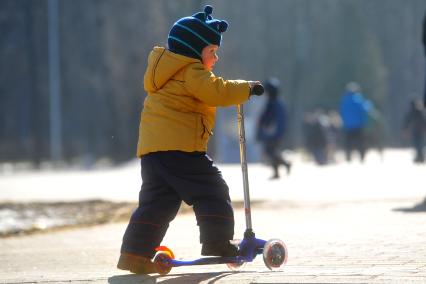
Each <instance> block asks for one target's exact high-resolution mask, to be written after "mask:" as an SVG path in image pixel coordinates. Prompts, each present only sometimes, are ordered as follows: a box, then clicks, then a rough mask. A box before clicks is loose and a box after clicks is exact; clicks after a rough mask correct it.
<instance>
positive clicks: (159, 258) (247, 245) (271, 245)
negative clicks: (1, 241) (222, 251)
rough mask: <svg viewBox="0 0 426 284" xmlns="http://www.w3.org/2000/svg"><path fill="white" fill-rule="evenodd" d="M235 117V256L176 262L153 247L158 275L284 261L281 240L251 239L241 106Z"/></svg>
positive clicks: (164, 250)
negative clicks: (238, 202) (238, 224)
mask: <svg viewBox="0 0 426 284" xmlns="http://www.w3.org/2000/svg"><path fill="white" fill-rule="evenodd" d="M252 92H253V93H254V94H257V95H261V94H262V93H263V92H264V89H263V86H262V85H255V86H254V88H253V90H252ZM237 115H238V133H239V144H240V159H241V169H242V174H243V188H244V212H245V217H246V230H245V232H244V238H243V240H241V241H240V242H239V243H238V244H237V245H238V251H239V255H238V256H235V257H202V258H199V259H195V260H177V259H175V256H174V254H173V252H172V250H170V249H169V248H168V247H166V246H159V247H157V248H156V251H157V253H156V255H155V257H154V264H155V266H156V269H157V272H158V273H159V274H161V275H166V274H168V273H169V272H170V270H171V269H172V268H173V267H179V266H191V265H208V264H227V266H228V267H229V268H230V269H231V270H238V269H239V268H241V267H242V265H244V264H245V263H247V262H252V261H253V260H254V259H255V257H256V256H257V255H259V254H262V255H263V261H264V263H265V266H266V267H268V268H269V269H270V270H274V269H278V268H280V267H281V265H283V264H285V263H286V262H287V259H288V250H287V247H286V245H285V244H284V242H283V241H281V240H279V239H271V240H269V241H264V240H261V239H257V238H256V237H255V233H254V231H253V228H252V221H251V208H250V192H249V182H248V169H247V160H246V139H245V129H244V111H243V105H237Z"/></svg>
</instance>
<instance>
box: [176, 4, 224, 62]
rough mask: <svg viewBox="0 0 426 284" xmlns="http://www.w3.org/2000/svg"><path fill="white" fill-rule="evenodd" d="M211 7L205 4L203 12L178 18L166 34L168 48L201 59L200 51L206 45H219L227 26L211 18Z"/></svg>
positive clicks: (221, 21)
mask: <svg viewBox="0 0 426 284" xmlns="http://www.w3.org/2000/svg"><path fill="white" fill-rule="evenodd" d="M212 12H213V7H212V6H210V5H206V6H205V7H204V12H198V13H196V14H194V15H192V16H190V17H185V18H182V19H179V20H178V21H177V22H176V23H174V24H173V27H172V29H171V30H170V32H169V36H168V39H167V41H168V45H169V50H170V51H172V52H174V53H177V54H181V55H184V56H188V57H192V58H196V59H200V60H201V52H202V50H203V48H204V47H206V46H208V45H212V44H214V45H217V46H220V43H221V40H222V33H223V32H225V31H226V29H227V28H228V23H227V22H226V21H223V20H218V19H213V18H212V16H211V13H212Z"/></svg>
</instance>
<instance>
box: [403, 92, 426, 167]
mask: <svg viewBox="0 0 426 284" xmlns="http://www.w3.org/2000/svg"><path fill="white" fill-rule="evenodd" d="M404 130H405V133H406V135H407V136H408V137H409V138H410V140H411V143H412V145H413V147H414V150H415V153H416V154H415V157H414V162H415V163H424V161H425V155H424V150H423V149H424V146H425V131H426V117H425V114H424V113H423V107H422V103H421V101H420V100H413V101H412V102H411V105H410V109H409V111H408V113H407V115H406V116H405V121H404Z"/></svg>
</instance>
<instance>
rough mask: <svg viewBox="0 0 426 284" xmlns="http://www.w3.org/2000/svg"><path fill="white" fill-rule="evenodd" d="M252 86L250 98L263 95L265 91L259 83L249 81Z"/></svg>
mask: <svg viewBox="0 0 426 284" xmlns="http://www.w3.org/2000/svg"><path fill="white" fill-rule="evenodd" d="M248 82H249V85H250V96H252V95H255V96H261V95H263V92H264V89H263V86H262V84H261V83H260V82H259V81H248Z"/></svg>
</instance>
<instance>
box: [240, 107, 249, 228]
mask: <svg viewBox="0 0 426 284" xmlns="http://www.w3.org/2000/svg"><path fill="white" fill-rule="evenodd" d="M237 115H238V134H239V137H240V160H241V170H242V172H243V187H244V212H245V215H246V232H248V231H252V223H251V208H250V192H249V181H248V169H247V158H246V134H245V129H244V110H243V105H242V104H241V105H237Z"/></svg>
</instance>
